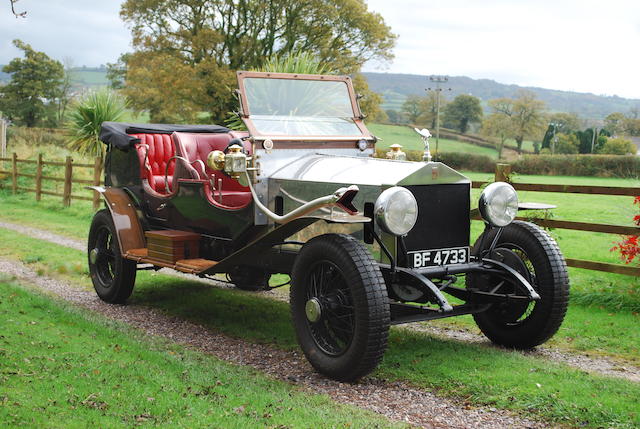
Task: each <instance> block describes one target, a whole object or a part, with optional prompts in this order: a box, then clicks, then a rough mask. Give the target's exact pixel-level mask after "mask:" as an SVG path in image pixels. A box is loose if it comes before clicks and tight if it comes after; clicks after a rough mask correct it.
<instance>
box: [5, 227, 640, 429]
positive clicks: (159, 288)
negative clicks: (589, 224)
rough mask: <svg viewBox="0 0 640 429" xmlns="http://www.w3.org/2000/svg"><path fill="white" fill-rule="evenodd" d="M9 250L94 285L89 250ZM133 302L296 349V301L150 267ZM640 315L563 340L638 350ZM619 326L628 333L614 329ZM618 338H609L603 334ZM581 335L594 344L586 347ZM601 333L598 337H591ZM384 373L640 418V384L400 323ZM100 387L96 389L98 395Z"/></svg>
mask: <svg viewBox="0 0 640 429" xmlns="http://www.w3.org/2000/svg"><path fill="white" fill-rule="evenodd" d="M8 242H11V245H10V246H8V245H6V244H3V245H0V250H1V252H0V254H1V255H2V256H5V257H12V258H18V259H20V260H22V261H23V262H26V263H29V264H30V265H31V266H32V267H33V268H34V269H36V270H39V271H40V272H42V273H43V274H47V275H58V276H62V277H64V278H66V279H68V280H70V281H72V282H73V283H75V284H78V285H79V286H81V287H84V288H89V287H90V282H89V280H88V278H87V274H86V264H85V255H84V252H80V251H75V250H72V249H66V248H62V247H60V246H57V245H54V244H51V243H46V242H42V241H39V240H35V239H31V238H28V237H25V236H22V235H20V234H16V233H14V232H10V231H7V230H2V229H0V243H8ZM132 302H134V303H137V304H141V305H146V306H150V307H154V308H159V309H162V310H163V311H165V312H167V313H169V314H172V315H176V316H179V317H182V318H187V319H190V320H194V321H196V322H198V323H202V324H204V325H206V326H209V327H211V328H213V329H216V330H220V331H222V332H225V333H227V334H228V335H232V336H235V337H241V338H246V339H249V340H252V341H257V342H265V343H270V344H275V345H277V346H279V347H282V348H285V349H290V348H296V347H297V345H296V343H295V336H294V333H293V329H292V327H291V324H290V316H289V310H288V305H287V304H286V303H283V302H277V301H272V300H269V299H266V298H264V297H261V296H260V295H259V294H252V293H247V292H242V291H238V290H225V289H217V288H212V287H209V286H207V285H204V284H202V283H200V282H196V281H190V280H182V279H176V278H173V277H169V276H166V275H163V274H159V273H151V272H140V273H139V276H138V280H137V283H136V291H135V292H134V295H133V296H132ZM638 321H640V320H639V318H638V316H633V315H631V314H620V315H618V314H610V313H609V312H607V311H597V309H591V310H587V309H584V308H582V307H580V306H578V307H576V308H575V309H574V308H572V310H571V311H570V313H569V316H568V317H567V320H566V323H565V325H564V327H563V330H562V331H561V332H560V333H559V335H558V336H557V338H558V341H563V339H564V342H565V343H567V344H568V345H567V347H569V348H572V347H573V348H579V347H584V348H587V349H588V350H589V351H592V350H593V347H594V344H598V347H600V348H601V349H602V352H603V353H605V354H611V355H618V356H620V357H630V356H633V355H635V356H637V355H638V349H637V347H638V331H639V328H638V326H639V325H638ZM611 332H618V333H620V334H619V335H611ZM599 336H600V337H601V338H606V339H607V340H608V343H601V342H600V338H599ZM576 338H584V339H586V342H585V343H583V344H578V342H576V341H575V339H576ZM591 338H593V340H591ZM377 374H378V375H379V376H381V377H384V378H391V379H400V380H406V381H409V382H411V383H413V384H416V385H418V386H424V387H428V388H432V389H436V390H437V391H439V392H441V394H444V395H452V396H456V397H460V398H464V399H465V400H467V401H469V402H470V403H475V404H489V405H492V406H496V407H500V408H507V409H513V410H517V411H522V412H527V413H533V414H535V415H538V416H541V417H543V418H546V419H550V420H553V421H556V422H562V423H568V424H570V425H584V426H588V427H599V426H605V427H634V426H637V425H640V415H638V408H637V402H636V401H637V398H638V397H640V385H639V384H638V383H632V382H626V381H622V380H615V379H608V378H604V377H598V376H593V375H589V374H586V373H584V372H582V371H578V370H575V369H572V368H570V367H568V366H565V365H563V364H562V363H555V362H550V361H548V360H545V359H540V358H536V357H527V356H524V355H522V354H520V353H515V352H510V351H507V350H502V349H498V348H494V347H489V346H485V345H477V344H466V343H461V342H458V341H453V340H443V339H439V338H436V337H433V336H430V335H427V334H424V333H411V332H406V331H401V330H399V329H392V333H391V337H390V345H389V350H388V351H387V353H386V356H385V360H384V362H383V364H382V365H381V367H380V368H379V370H378V372H377ZM89 393H91V392H89Z"/></svg>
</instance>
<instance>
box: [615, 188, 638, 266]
mask: <svg viewBox="0 0 640 429" xmlns="http://www.w3.org/2000/svg"><path fill="white" fill-rule="evenodd" d="M633 204H634V205H637V206H638V209H640V196H638V197H636V198H635V199H634V200H633ZM633 223H635V224H636V225H637V226H640V214H637V215H636V216H634V218H633ZM638 238H639V236H637V235H627V236H626V237H623V239H622V240H621V241H619V242H617V243H615V246H613V247H612V248H611V251H612V252H618V253H619V254H620V258H621V259H622V260H623V261H624V262H625V264H630V263H631V262H633V261H634V260H635V259H636V258H639V259H640V244H639V243H638Z"/></svg>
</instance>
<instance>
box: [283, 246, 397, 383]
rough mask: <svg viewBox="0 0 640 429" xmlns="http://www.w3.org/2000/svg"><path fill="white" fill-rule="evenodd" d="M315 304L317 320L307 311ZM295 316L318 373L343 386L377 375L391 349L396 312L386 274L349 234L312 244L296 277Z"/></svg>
mask: <svg viewBox="0 0 640 429" xmlns="http://www.w3.org/2000/svg"><path fill="white" fill-rule="evenodd" d="M313 300H315V301H314V302H315V303H316V304H317V308H318V313H316V315H317V314H320V315H319V316H317V317H318V319H317V320H315V321H311V320H310V319H309V317H308V316H307V312H306V310H305V307H306V306H307V305H308V303H309V302H311V301H313ZM290 304H291V315H292V318H293V324H294V328H295V330H296V336H297V338H298V343H299V344H300V347H301V348H302V351H303V352H304V354H305V356H306V357H307V359H308V360H309V362H310V363H311V365H313V367H314V368H315V369H316V370H317V371H318V372H319V373H321V374H324V375H326V376H327V377H330V378H333V379H335V380H340V381H353V380H356V379H358V378H360V377H362V376H364V375H367V374H368V373H370V372H371V371H373V370H374V369H375V368H376V367H377V366H378V364H379V363H380V361H381V360H382V356H383V354H384V351H385V349H386V347H387V338H388V335H389V324H390V318H391V313H390V308H389V299H388V297H387V289H386V286H385V282H384V279H383V277H382V273H381V272H380V268H379V267H378V266H377V265H376V262H375V260H374V259H373V258H372V257H371V254H370V253H369V251H368V250H367V248H366V247H365V246H364V245H363V244H362V243H360V242H359V241H357V240H356V239H355V238H353V237H351V236H348V235H344V234H326V235H322V236H319V237H315V238H313V239H311V240H310V241H308V242H307V243H306V244H305V245H304V246H303V247H302V249H301V250H300V253H299V254H298V256H297V257H296V261H295V263H294V266H293V270H292V273H291V297H290Z"/></svg>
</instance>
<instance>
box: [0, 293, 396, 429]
mask: <svg viewBox="0 0 640 429" xmlns="http://www.w3.org/2000/svg"><path fill="white" fill-rule="evenodd" d="M0 322H1V323H2V326H3V329H2V335H1V336H0V356H1V357H2V358H1V359H2V365H1V372H0V426H2V427H20V426H22V427H25V426H27V427H49V428H52V427H60V428H62V427H64V428H72V427H123V426H126V427H133V426H158V425H159V426H163V427H188V428H191V427H211V426H216V427H229V428H246V427H258V426H260V427H278V428H289V427H361V428H365V427H366V428H369V427H389V426H392V424H391V423H390V422H388V421H386V420H384V419H382V418H380V417H379V416H375V415H374V414H373V413H369V412H366V411H363V410H360V409H356V408H354V407H349V406H343V405H340V404H336V403H335V402H333V401H331V400H330V399H329V398H328V397H326V396H320V395H311V394H306V393H302V392H300V391H298V390H297V389H295V388H294V387H292V386H290V385H288V384H286V383H282V382H279V381H275V380H273V379H270V378H268V377H265V376H263V375H261V374H259V373H258V372H256V371H254V370H251V369H248V368H245V367H239V366H235V365H230V364H227V363H225V362H221V361H219V360H218V359H215V358H213V357H211V356H207V355H203V354H201V353H197V352H194V351H191V350H188V349H186V348H184V347H181V346H177V345H175V344H171V343H169V342H167V341H163V340H159V339H153V338H149V337H145V336H143V335H142V334H141V333H139V332H138V331H136V330H134V329H131V328H129V327H127V326H125V325H122V324H119V323H115V322H109V321H106V320H105V319H103V318H102V317H100V316H96V315H92V314H89V313H87V312H86V311H82V310H79V309H77V308H71V307H69V306H68V305H65V304H62V303H59V302H57V301H55V300H53V299H51V298H50V297H45V296H41V295H39V294H37V293H34V292H31V291H27V290H25V289H23V288H21V287H19V286H17V285H15V284H10V283H7V282H0ZM143 368H144V371H141V369H143Z"/></svg>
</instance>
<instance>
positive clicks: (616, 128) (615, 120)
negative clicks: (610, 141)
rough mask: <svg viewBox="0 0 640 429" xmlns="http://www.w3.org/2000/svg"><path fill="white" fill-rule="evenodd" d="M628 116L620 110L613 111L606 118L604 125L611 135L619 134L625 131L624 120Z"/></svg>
mask: <svg viewBox="0 0 640 429" xmlns="http://www.w3.org/2000/svg"><path fill="white" fill-rule="evenodd" d="M625 119H626V116H624V114H623V113H620V112H613V113H610V114H609V115H607V117H606V118H604V127H605V128H606V129H607V131H609V133H611V135H614V136H615V135H617V134H620V133H622V132H623V131H624V120H625Z"/></svg>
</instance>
